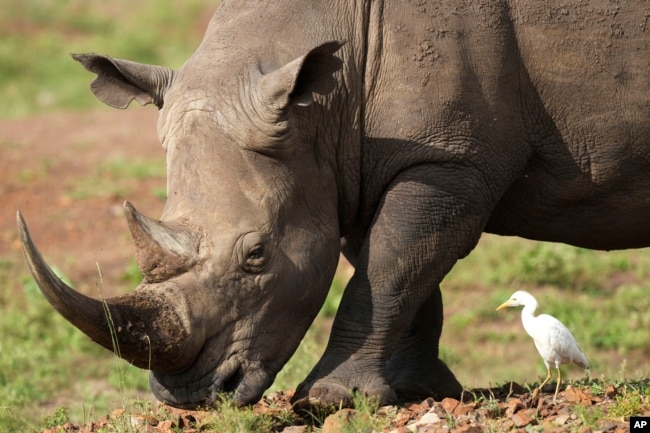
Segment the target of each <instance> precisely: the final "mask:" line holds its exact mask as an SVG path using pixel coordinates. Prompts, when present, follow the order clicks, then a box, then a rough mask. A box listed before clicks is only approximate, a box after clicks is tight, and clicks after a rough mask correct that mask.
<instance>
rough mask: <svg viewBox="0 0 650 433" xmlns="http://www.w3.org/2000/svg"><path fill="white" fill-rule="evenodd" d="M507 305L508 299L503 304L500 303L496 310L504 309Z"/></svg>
mask: <svg viewBox="0 0 650 433" xmlns="http://www.w3.org/2000/svg"><path fill="white" fill-rule="evenodd" d="M509 306H510V300H507V301H506V302H504V303H503V304H501V305H499V306H498V307H497V311H499V310H502V309H504V308H506V307H509Z"/></svg>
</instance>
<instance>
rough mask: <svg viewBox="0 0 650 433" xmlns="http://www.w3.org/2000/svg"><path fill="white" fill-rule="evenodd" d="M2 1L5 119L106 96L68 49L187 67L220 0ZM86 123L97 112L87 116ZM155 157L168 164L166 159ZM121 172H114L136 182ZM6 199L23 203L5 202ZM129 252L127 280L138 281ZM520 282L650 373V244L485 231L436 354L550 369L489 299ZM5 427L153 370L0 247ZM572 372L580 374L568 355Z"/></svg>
mask: <svg viewBox="0 0 650 433" xmlns="http://www.w3.org/2000/svg"><path fill="white" fill-rule="evenodd" d="M2 6H3V7H2V13H1V14H0V98H1V100H2V101H3V103H2V104H0V119H5V120H6V119H16V118H24V117H29V116H35V115H47V114H48V113H53V112H59V111H67V110H88V109H93V110H97V109H104V108H103V107H102V106H101V104H100V103H98V102H97V101H96V100H95V99H94V97H92V95H90V93H89V92H88V87H87V83H88V82H89V81H90V76H89V74H88V73H87V72H86V71H84V70H83V68H81V67H79V66H78V65H77V64H76V63H75V62H74V61H72V60H71V59H70V56H69V54H70V53H71V52H88V51H95V52H102V53H107V54H110V55H113V56H115V57H120V58H127V59H132V60H137V61H140V62H146V63H153V64H164V65H167V66H171V67H180V66H181V65H182V63H183V61H184V60H185V59H187V57H188V56H189V55H190V54H191V53H192V52H193V51H194V49H195V48H196V46H197V45H198V44H199V42H200V40H201V37H202V34H203V32H204V30H205V26H206V25H207V22H208V19H209V17H210V15H211V13H212V11H213V10H214V9H215V7H216V3H215V2H208V1H199V0H189V1H184V2H173V1H167V0H164V1H163V0H158V1H155V2H154V1H140V2H133V1H128V2H127V1H124V0H116V1H112V2H105V1H102V2H100V1H95V0H84V1H82V0H78V1H56V2H55V1H51V0H50V1H36V0H4V1H3V4H2ZM86 127H89V126H86ZM158 164H159V166H157V167H154V168H152V170H153V171H154V172H155V173H156V175H158V176H160V175H161V173H164V163H163V162H159V163H158ZM139 180H140V178H139V175H138V174H135V173H133V174H129V172H128V171H127V172H125V173H124V172H122V173H120V182H128V181H131V182H138V181H139ZM4 211H6V212H11V213H13V212H15V210H14V209H6V210H4ZM351 272H352V270H351V268H350V267H349V266H346V265H345V264H343V265H342V266H341V270H340V272H339V273H338V274H337V277H336V278H335V280H334V283H333V287H332V291H331V294H330V296H329V297H328V299H327V301H326V303H325V305H324V307H323V310H322V311H321V314H320V315H319V317H318V319H317V321H316V322H315V323H314V325H313V326H312V328H311V329H310V331H309V333H308V335H307V338H305V340H304V341H303V343H302V345H301V346H300V348H299V349H298V351H297V353H296V355H295V356H294V357H293V359H292V360H291V362H290V363H289V364H288V365H287V367H285V369H284V370H283V371H282V372H281V373H280V374H279V375H278V377H277V380H276V382H275V384H274V385H273V387H272V389H271V390H277V389H289V388H293V387H295V386H296V385H297V384H298V383H299V382H300V380H301V379H302V378H303V377H304V376H305V375H306V374H307V373H308V372H309V370H310V368H311V367H312V366H313V365H314V363H315V362H316V361H317V359H318V358H319V356H320V354H321V353H322V351H323V349H324V345H325V343H326V341H327V332H328V328H329V325H330V324H331V321H332V317H333V315H334V313H335V311H336V308H337V305H338V301H339V300H340V297H341V294H342V291H343V288H344V286H345V282H346V281H347V278H349V276H350V274H351ZM139 278H140V276H139V272H138V270H137V268H136V267H135V265H134V264H133V263H132V264H130V265H129V266H128V267H126V268H125V269H124V276H123V287H122V289H123V290H124V291H127V290H131V289H132V288H133V287H134V286H135V285H136V284H137V283H138V281H139ZM519 289H525V290H528V291H530V292H531V293H533V294H534V295H535V296H536V297H537V299H538V301H539V302H540V311H541V312H545V313H549V314H552V315H554V316H556V317H558V318H559V319H560V320H561V321H563V322H564V323H565V324H566V325H567V326H568V327H569V328H570V329H571V330H572V331H573V333H574V335H575V336H576V338H577V340H578V341H579V343H580V344H581V346H582V348H583V349H584V351H585V353H586V354H587V356H588V358H589V360H590V361H591V363H592V368H591V375H592V376H593V377H601V376H602V377H606V378H613V379H623V378H637V379H638V378H641V377H647V376H648V374H649V369H650V367H649V363H648V360H649V359H650V254H648V250H647V249H645V250H631V251H622V252H609V253H607V252H596V251H588V250H584V249H578V248H573V247H569V246H566V245H559V244H546V243H538V242H532V241H527V240H522V239H514V238H500V237H496V236H484V238H483V239H482V240H481V242H480V244H479V246H478V248H477V249H476V250H475V251H474V252H473V253H472V254H471V255H470V256H469V257H468V258H466V259H464V260H462V261H461V262H459V264H458V265H457V266H456V267H455V268H454V270H453V271H452V273H451V274H450V275H449V276H448V277H447V278H446V279H445V281H444V282H443V296H444V300H445V328H444V332H443V339H442V343H441V347H442V356H443V358H444V359H445V360H446V361H447V362H448V364H449V365H450V366H451V368H452V369H453V370H454V371H455V372H456V373H457V375H458V377H459V379H460V380H461V382H462V383H463V384H464V385H465V386H467V387H485V386H489V385H496V384H501V383H503V382H505V381H508V380H514V381H517V382H520V383H524V382H528V383H530V382H535V381H537V380H538V378H539V377H540V376H543V375H544V374H545V369H544V366H543V363H542V361H541V359H540V358H539V357H538V355H537V352H536V351H535V348H534V346H533V343H532V341H531V340H530V339H529V337H528V336H527V335H526V334H525V332H524V330H523V328H522V326H521V323H520V316H519V311H516V310H514V309H512V310H505V311H501V312H499V313H497V312H495V308H496V307H497V306H498V305H499V304H501V303H502V302H503V301H505V300H506V299H507V298H508V297H509V296H510V294H511V293H512V292H514V291H515V290H519ZM0 310H1V313H0V431H25V430H27V429H38V428H42V427H47V426H50V425H55V424H56V423H58V422H59V421H60V420H61V418H62V417H63V418H65V419H70V420H73V421H75V422H86V421H88V420H91V419H95V418H99V417H102V416H104V415H106V414H107V413H110V411H112V410H113V409H115V408H120V407H122V408H123V407H128V406H129V405H133V404H138V402H140V401H142V400H149V399H151V395H150V392H149V390H148V383H147V373H146V372H145V371H141V370H138V369H135V368H133V367H131V366H129V365H128V364H126V363H124V362H122V361H120V360H117V359H115V358H114V357H112V356H111V354H110V353H108V352H106V351H105V350H103V349H101V348H99V347H98V346H96V345H95V344H93V343H91V342H90V341H89V340H88V339H87V338H86V337H85V336H83V335H82V334H81V333H79V332H78V331H77V330H76V329H74V328H73V327H72V326H71V325H69V324H68V323H67V322H66V321H65V320H63V319H61V318H60V317H59V316H58V315H57V314H56V313H55V312H54V310H53V309H52V308H51V307H50V306H49V304H47V302H46V301H45V300H44V299H43V297H42V295H41V294H40V292H39V291H38V289H37V287H36V286H35V284H34V283H33V281H32V280H31V278H30V277H29V275H28V274H27V270H26V267H25V266H24V264H23V262H22V257H19V255H16V254H11V255H6V256H0ZM564 371H565V372H567V375H566V377H573V378H580V377H582V374H583V373H582V372H581V371H579V369H578V368H577V367H576V368H571V367H568V368H567V367H565V368H564Z"/></svg>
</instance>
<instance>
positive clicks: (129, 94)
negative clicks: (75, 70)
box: [72, 54, 176, 109]
mask: <svg viewBox="0 0 650 433" xmlns="http://www.w3.org/2000/svg"><path fill="white" fill-rule="evenodd" d="M72 58H73V59H75V60H76V61H78V62H79V63H81V64H82V65H83V66H84V67H85V68H86V69H87V70H88V71H90V72H94V73H96V74H97V78H95V80H94V81H93V82H92V83H91V84H90V90H92V92H93V93H94V94H95V96H96V97H97V98H98V99H99V100H100V101H102V102H104V103H105V104H107V105H110V106H111V107H115V108H126V107H128V106H129V104H130V103H131V101H132V100H134V99H135V100H136V101H138V102H139V103H140V105H147V104H152V103H153V104H155V105H156V106H157V107H158V108H159V109H160V108H162V106H163V98H164V95H165V91H166V90H167V89H168V88H169V86H170V85H171V83H172V81H173V80H174V75H175V74H176V71H174V70H173V69H170V68H166V67H164V66H155V65H146V64H142V63H136V62H132V61H129V60H120V59H113V58H111V57H108V56H104V55H101V54H73V55H72Z"/></svg>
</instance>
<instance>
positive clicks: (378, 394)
mask: <svg viewBox="0 0 650 433" xmlns="http://www.w3.org/2000/svg"><path fill="white" fill-rule="evenodd" d="M359 379H360V378H359V377H355V378H354V380H351V379H350V380H347V381H344V380H341V379H334V378H331V377H326V378H323V379H319V380H316V381H314V382H308V381H305V382H303V383H301V384H300V386H299V387H298V389H297V390H296V394H295V395H294V397H293V399H292V400H291V404H292V407H293V410H294V411H295V412H298V413H306V414H314V413H323V412H334V411H336V410H338V409H340V408H342V407H353V406H354V403H353V396H354V394H355V393H361V394H364V395H365V396H367V397H370V398H376V399H378V401H379V404H380V405H381V406H384V405H387V404H393V403H395V402H396V401H397V396H396V394H395V392H394V391H393V390H392V389H391V387H390V386H389V385H388V384H387V383H386V381H385V380H384V379H383V378H381V377H375V378H366V379H365V380H359ZM361 383H363V384H364V385H360V384H361Z"/></svg>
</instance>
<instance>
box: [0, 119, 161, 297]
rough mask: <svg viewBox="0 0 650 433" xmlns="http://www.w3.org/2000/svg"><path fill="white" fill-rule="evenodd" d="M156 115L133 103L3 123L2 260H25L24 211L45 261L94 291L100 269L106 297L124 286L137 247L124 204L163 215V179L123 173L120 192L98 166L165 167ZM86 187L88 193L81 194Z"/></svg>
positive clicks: (0, 135)
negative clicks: (156, 163) (19, 226)
mask: <svg viewBox="0 0 650 433" xmlns="http://www.w3.org/2000/svg"><path fill="white" fill-rule="evenodd" d="M156 119H157V111H156V110H155V109H151V108H132V109H130V110H129V111H128V112H127V111H115V110H112V111H108V110H99V111H95V112H86V113H60V114H53V115H47V116H41V117H36V118H29V119H21V120H5V121H0V150H1V152H2V158H0V176H1V179H2V181H1V182H0V200H1V201H0V209H2V212H0V257H11V258H12V259H15V260H17V261H19V262H21V263H22V262H23V260H22V252H21V247H20V243H19V241H18V234H17V231H16V210H18V209H19V210H20V211H21V212H22V213H23V215H24V217H25V219H26V221H27V223H28V225H29V228H30V232H31V234H32V237H33V239H34V241H35V242H36V245H37V246H38V247H39V249H40V250H41V253H42V254H43V256H44V257H45V259H46V260H47V261H48V262H49V263H50V264H52V265H56V266H57V267H58V268H59V269H61V270H62V271H63V273H64V274H65V275H66V276H68V277H69V278H70V279H71V280H72V281H73V282H74V283H75V286H76V288H77V289H78V290H80V291H83V292H87V293H89V292H93V291H94V293H96V291H97V289H98V288H99V287H100V286H102V284H101V281H100V279H99V274H98V266H99V269H100V270H101V275H102V281H103V289H104V295H109V296H110V295H113V294H116V293H118V292H123V291H124V290H126V288H124V287H120V285H121V284H122V283H121V276H122V275H123V274H124V272H125V271H126V268H127V266H128V265H129V262H130V261H131V260H132V258H133V257H134V254H135V250H134V247H133V245H132V242H131V239H130V235H129V232H128V228H127V225H126V220H125V219H124V217H123V213H122V205H123V202H124V200H125V199H128V200H129V201H132V202H133V204H134V205H135V206H136V207H137V208H138V210H140V211H141V212H143V213H144V214H146V215H149V216H151V217H158V216H159V215H160V213H161V211H162V208H163V205H164V202H163V201H162V200H161V199H160V198H157V197H156V196H155V195H154V193H153V191H154V190H155V189H156V188H164V186H165V178H164V176H157V177H148V178H136V177H132V178H129V177H128V176H124V177H125V178H124V179H120V185H121V191H116V190H112V189H111V185H103V184H102V183H101V177H98V175H97V167H101V166H102V164H106V163H107V162H110V161H118V160H134V159H136V160H142V161H146V160H153V159H156V158H157V159H159V160H160V161H161V162H160V163H161V164H164V162H163V161H164V158H165V155H164V151H163V149H162V147H161V146H160V144H159V142H158V138H157V136H156ZM98 179H99V181H98ZM98 182H99V183H98ZM80 188H84V191H85V193H84V197H82V198H78V197H76V196H75V191H78V190H79V189H80Z"/></svg>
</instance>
